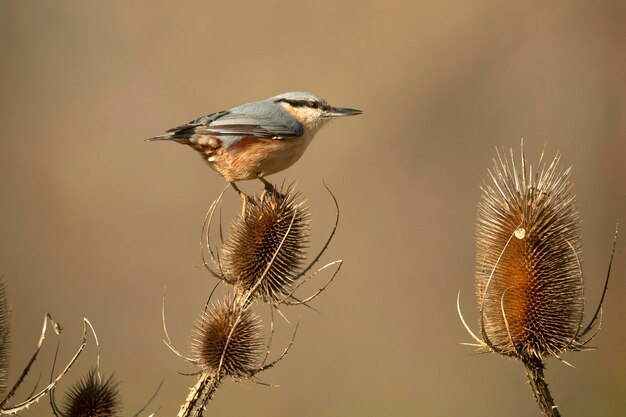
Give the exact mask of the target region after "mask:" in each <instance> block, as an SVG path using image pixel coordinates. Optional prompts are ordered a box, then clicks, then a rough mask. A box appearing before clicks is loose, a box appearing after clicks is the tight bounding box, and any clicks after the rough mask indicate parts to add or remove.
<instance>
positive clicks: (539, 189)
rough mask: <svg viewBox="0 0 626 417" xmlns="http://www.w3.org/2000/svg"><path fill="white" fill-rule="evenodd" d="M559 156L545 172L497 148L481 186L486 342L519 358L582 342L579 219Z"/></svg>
mask: <svg viewBox="0 0 626 417" xmlns="http://www.w3.org/2000/svg"><path fill="white" fill-rule="evenodd" d="M559 163H560V156H559V155H557V156H556V157H555V158H554V159H553V160H552V161H551V162H550V163H547V162H545V161H544V160H543V155H542V158H541V160H540V162H539V167H538V170H535V171H533V168H532V167H530V166H528V165H527V164H526V161H525V159H524V153H523V150H522V155H521V162H520V163H517V162H516V160H515V157H514V156H513V153H512V152H511V156H510V158H509V159H507V158H506V157H503V156H502V155H500V154H498V159H497V160H494V166H493V168H492V169H491V170H490V171H489V179H488V180H487V181H486V183H485V185H484V186H483V187H482V197H481V201H480V203H479V205H478V220H477V227H476V291H477V296H478V308H479V311H480V328H481V331H482V336H483V342H484V343H485V345H486V346H487V347H488V348H489V349H491V350H493V351H496V352H498V353H502V354H505V355H509V356H514V357H518V358H526V357H537V358H541V357H543V356H559V354H560V353H562V352H564V351H566V350H573V349H577V348H579V347H580V346H581V344H579V343H578V338H579V335H580V332H581V325H582V318H583V317H582V316H583V307H584V293H583V282H582V267H581V239H580V219H579V216H578V210H577V208H576V205H575V198H574V195H573V193H572V186H571V182H570V171H571V170H570V169H566V170H562V169H561V167H560V165H559Z"/></svg>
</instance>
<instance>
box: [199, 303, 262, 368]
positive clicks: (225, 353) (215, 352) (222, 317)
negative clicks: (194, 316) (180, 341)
mask: <svg viewBox="0 0 626 417" xmlns="http://www.w3.org/2000/svg"><path fill="white" fill-rule="evenodd" d="M263 339H264V334H263V327H262V324H261V319H260V318H259V316H258V315H256V314H255V313H253V312H252V311H251V310H250V309H249V308H247V307H246V306H244V305H242V304H241V303H239V302H238V300H237V299H236V298H235V297H231V296H227V297H226V298H225V299H224V300H221V301H216V302H214V303H212V304H211V306H210V307H209V309H207V310H206V311H204V312H203V313H202V314H201V315H200V317H199V318H198V320H197V321H196V324H195V326H194V330H193V339H192V342H191V358H192V360H193V361H194V363H196V364H197V365H198V366H200V368H202V370H203V372H205V373H210V374H218V375H219V376H220V377H221V376H230V377H232V378H244V379H245V378H249V377H251V376H252V375H254V373H255V372H256V371H257V370H258V368H259V363H258V362H259V356H260V354H261V351H262V348H263Z"/></svg>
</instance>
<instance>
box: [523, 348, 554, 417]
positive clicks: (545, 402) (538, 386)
mask: <svg viewBox="0 0 626 417" xmlns="http://www.w3.org/2000/svg"><path fill="white" fill-rule="evenodd" d="M522 362H523V363H524V367H525V368H526V377H527V378H528V383H529V384H530V389H531V390H532V392H533V397H535V401H537V404H538V405H539V409H540V410H541V414H542V415H543V416H544V417H561V414H560V413H559V410H558V408H557V406H556V405H554V399H553V398H552V395H550V390H549V389H548V383H547V382H546V380H545V378H544V376H543V369H544V368H545V365H544V363H543V362H542V360H541V358H538V357H536V356H525V357H522Z"/></svg>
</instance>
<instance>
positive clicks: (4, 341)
mask: <svg viewBox="0 0 626 417" xmlns="http://www.w3.org/2000/svg"><path fill="white" fill-rule="evenodd" d="M9 325H10V315H9V301H8V299H7V293H6V286H5V283H4V279H2V278H0V395H2V394H4V392H5V391H6V388H7V377H8V374H9V354H10V352H9V349H10V338H9V336H10V333H9Z"/></svg>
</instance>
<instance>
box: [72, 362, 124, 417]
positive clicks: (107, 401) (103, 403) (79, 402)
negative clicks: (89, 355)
mask: <svg viewBox="0 0 626 417" xmlns="http://www.w3.org/2000/svg"><path fill="white" fill-rule="evenodd" d="M121 405H122V402H121V400H120V394H119V390H118V383H117V382H116V381H114V380H113V375H111V376H110V377H109V378H108V379H106V380H103V379H101V378H100V377H99V376H98V373H97V371H96V369H91V370H90V371H89V373H88V374H87V376H86V377H85V378H84V379H81V380H80V381H79V382H78V383H77V384H76V385H74V386H73V387H72V389H71V390H70V391H69V393H68V394H67V398H66V400H65V405H64V411H63V416H64V417H113V416H119V415H120V413H121Z"/></svg>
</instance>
